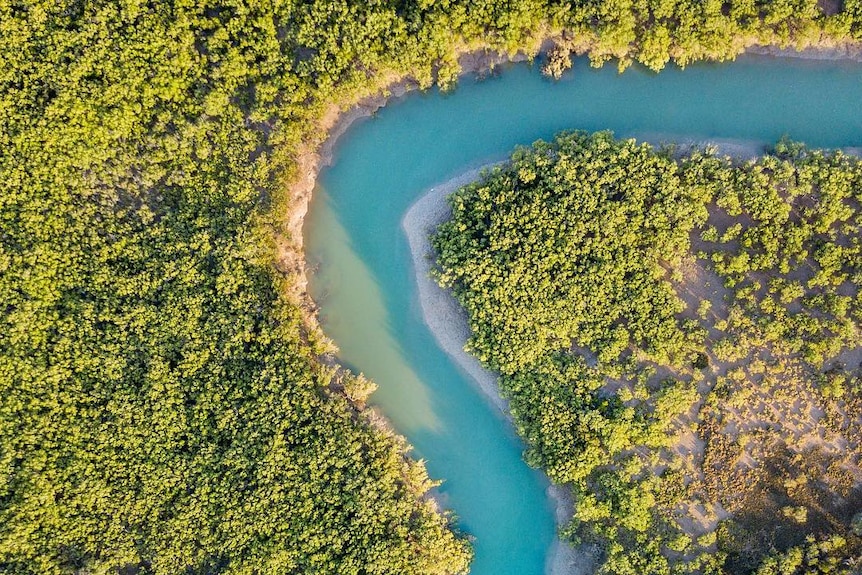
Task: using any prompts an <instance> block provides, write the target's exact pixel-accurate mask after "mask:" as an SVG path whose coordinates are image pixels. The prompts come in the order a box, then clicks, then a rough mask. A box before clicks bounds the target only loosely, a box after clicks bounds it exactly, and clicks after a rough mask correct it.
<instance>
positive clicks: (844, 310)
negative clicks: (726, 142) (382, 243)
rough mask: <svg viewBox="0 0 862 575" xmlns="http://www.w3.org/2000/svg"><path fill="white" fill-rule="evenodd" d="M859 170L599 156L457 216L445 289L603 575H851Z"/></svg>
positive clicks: (514, 169) (508, 182)
mask: <svg viewBox="0 0 862 575" xmlns="http://www.w3.org/2000/svg"><path fill="white" fill-rule="evenodd" d="M860 190H862V162H860V161H859V160H858V159H856V158H853V157H849V156H847V155H845V154H842V153H841V152H830V153H825V152H821V151H811V150H807V149H806V148H805V147H804V146H801V145H799V144H795V143H792V142H787V141H782V142H780V143H778V144H777V145H776V146H775V148H774V150H773V152H772V153H771V154H769V155H766V156H764V157H762V158H760V159H758V160H756V161H754V160H753V161H749V162H747V163H739V162H734V161H733V160H732V159H730V158H727V157H718V156H717V155H716V154H715V153H714V151H712V150H709V149H706V150H694V151H691V152H688V153H686V154H685V155H682V156H679V155H677V154H675V151H674V150H673V149H672V148H667V149H660V150H655V149H653V148H651V147H650V146H649V145H646V144H637V143H636V142H635V141H633V140H624V141H618V140H615V139H614V138H613V136H612V135H611V134H610V133H607V132H600V133H596V134H592V135H589V134H585V133H581V132H574V133H564V134H560V135H559V136H557V138H556V139H555V140H554V141H553V142H551V143H545V142H537V143H536V144H534V145H533V146H532V147H531V148H524V149H519V150H517V151H516V152H515V153H514V154H513V156H512V158H511V160H510V162H509V163H508V164H506V165H504V166H502V167H497V168H495V169H493V170H491V171H489V172H487V173H485V174H484V176H483V177H482V178H481V179H480V180H479V181H477V182H475V183H473V184H470V185H468V186H466V187H464V188H462V189H461V190H460V191H458V192H457V193H455V194H454V195H453V196H452V197H451V199H450V202H451V205H452V208H453V216H452V219H451V220H450V221H449V222H447V223H444V224H443V225H441V226H440V228H439V229H438V231H437V234H436V235H435V237H434V238H433V242H434V245H435V248H436V250H437V252H438V263H439V269H438V271H437V278H438V280H439V281H440V283H441V285H444V286H448V287H451V288H452V289H453V291H454V293H455V295H456V297H457V298H458V299H459V301H460V302H461V303H462V305H463V306H464V308H465V309H466V310H467V312H468V315H469V320H470V324H471V328H472V332H473V334H472V336H471V338H470V340H469V342H468V349H469V351H471V352H472V353H474V354H475V355H476V356H477V357H478V358H479V359H480V360H481V361H483V362H484V363H485V364H486V365H487V366H489V367H491V368H493V369H495V370H497V371H499V372H500V374H501V375H500V386H501V388H502V390H503V392H504V394H505V395H506V396H507V397H508V398H509V399H510V405H511V408H512V412H513V415H514V417H515V421H516V425H517V427H518V430H519V432H520V433H521V434H522V435H523V436H524V437H525V438H526V440H527V442H528V450H527V453H526V458H527V461H528V462H529V463H530V464H532V465H535V466H538V467H543V468H545V469H547V471H548V474H549V475H550V477H551V479H552V480H553V481H555V482H557V483H561V484H565V485H568V486H570V487H571V488H572V489H573V490H574V492H575V494H576V499H577V503H576V509H575V512H574V517H573V519H572V522H571V524H570V526H569V528H568V529H567V533H568V535H569V536H570V537H571V538H572V539H573V540H574V541H578V542H588V543H593V544H595V545H597V546H598V547H599V548H600V550H601V553H602V556H603V563H602V567H601V570H600V572H601V573H609V574H610V573H614V574H623V573H632V574H635V573H639V574H642V573H688V572H700V573H754V572H758V573H764V574H766V573H776V574H777V573H803V572H804V573H848V574H849V573H852V572H854V570H856V569H858V568H859V567H860V564H859V557H860V553H862V539H860V537H859V535H858V533H857V531H858V529H857V528H856V527H855V523H854V521H855V522H858V519H854V517H855V515H856V514H857V513H858V512H859V509H860V505H862V466H860V465H862V461H860V456H862V446H860V439H862V383H860V359H862V357H860V341H862V338H860V320H862V305H860V304H862V300H860V293H859V285H860V282H862V242H860V225H862V212H860V209H859V207H860V200H862V195H860Z"/></svg>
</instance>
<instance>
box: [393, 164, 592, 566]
mask: <svg viewBox="0 0 862 575" xmlns="http://www.w3.org/2000/svg"><path fill="white" fill-rule="evenodd" d="M494 165H495V164H488V165H486V166H483V167H482V168H477V169H473V170H469V171H467V172H464V173H462V174H460V175H458V176H456V177H455V178H452V179H451V180H449V181H447V182H444V183H442V184H440V185H438V186H434V187H433V188H431V189H430V190H428V191H427V192H426V193H425V194H424V195H423V196H422V197H421V198H419V200H418V201H416V202H415V203H414V204H413V205H412V206H411V207H410V209H409V210H408V211H407V213H406V214H405V215H404V218H403V220H402V221H401V226H402V228H403V229H404V233H405V234H406V235H407V241H408V242H409V244H410V252H411V255H412V257H413V269H414V272H415V274H416V283H417V285H418V287H419V300H420V303H421V305H422V315H423V318H424V320H425V323H426V324H427V325H428V327H429V328H430V329H431V332H432V333H433V334H434V338H435V339H436V340H437V343H438V344H439V345H440V347H441V348H442V349H443V351H445V352H446V354H447V355H449V357H451V358H452V359H453V360H454V361H455V362H456V363H457V364H458V365H459V366H460V367H461V368H462V369H463V370H464V371H466V372H467V373H468V374H469V375H470V376H471V378H472V379H473V381H474V382H475V383H476V385H477V386H478V387H479V389H480V390H481V391H482V393H483V394H484V395H485V397H486V398H487V399H488V401H489V402H491V404H492V405H494V406H495V407H496V408H497V409H499V410H500V411H501V412H502V413H504V414H505V415H506V417H507V418H508V419H509V420H510V421H511V416H510V415H509V410H508V404H507V402H506V400H505V399H503V398H502V397H501V396H500V392H499V388H498V387H497V375H496V374H495V373H494V372H491V371H489V370H487V369H485V368H484V367H482V365H481V364H480V363H479V361H478V360H477V359H476V358H475V357H473V356H472V355H469V354H468V353H467V352H465V351H464V344H465V343H466V341H467V338H468V337H469V336H470V327H469V325H468V322H467V314H466V313H465V312H464V310H463V308H462V307H461V305H460V304H459V303H458V301H457V300H456V299H455V297H454V296H453V295H452V294H451V292H449V291H448V290H444V289H443V288H441V287H440V286H439V285H437V282H435V281H434V280H433V279H431V275H430V273H431V268H432V267H433V266H434V262H435V257H434V252H433V248H432V247H431V241H430V234H431V233H432V232H433V231H434V230H435V229H436V228H437V226H438V225H440V224H441V223H443V222H444V221H446V220H447V219H448V218H449V217H450V215H451V209H450V207H449V204H448V202H447V201H446V198H447V197H448V196H449V195H450V194H452V192H454V191H456V190H457V189H458V188H460V187H462V186H464V185H466V184H468V183H470V182H471V181H473V180H475V179H476V178H478V176H479V174H480V172H481V171H482V169H484V168H490V167H493V166H494ZM547 491H548V497H550V498H551V500H552V501H553V502H554V506H555V519H556V523H557V525H558V526H562V525H563V524H565V522H566V521H568V520H569V518H571V516H572V498H571V495H570V494H569V492H568V490H566V489H565V488H563V487H560V486H556V485H551V486H549V487H548V490H547ZM592 571H594V561H593V559H592V557H591V556H590V555H589V554H588V553H585V552H583V551H581V550H579V549H575V548H573V547H571V546H570V545H568V544H566V543H564V542H563V541H561V540H560V539H556V540H555V541H554V543H553V546H552V548H551V551H550V553H549V554H548V557H547V560H546V572H547V573H549V574H550V575H586V574H587V573H591V572H592Z"/></svg>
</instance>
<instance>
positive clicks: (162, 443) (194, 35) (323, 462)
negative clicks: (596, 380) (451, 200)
mask: <svg viewBox="0 0 862 575" xmlns="http://www.w3.org/2000/svg"><path fill="white" fill-rule="evenodd" d="M827 4H828V3H827ZM833 12H835V13H833ZM860 22H862V9H860V7H859V5H858V2H855V3H854V2H851V1H850V0H848V1H847V2H845V3H843V5H842V7H841V10H840V11H834V10H833V11H830V10H825V11H824V10H823V9H821V7H820V6H819V4H818V3H817V2H815V1H814V0H806V1H803V2H794V3H790V4H787V3H785V2H778V1H771V2H755V3H753V4H752V3H746V2H742V3H740V4H738V5H737V4H736V3H730V4H727V3H725V4H720V3H719V4H715V3H712V4H710V3H706V4H704V3H697V2H695V3H693V4H692V3H690V2H688V1H687V0H685V1H679V2H675V1H672V0H671V1H664V2H649V3H646V4H643V3H632V2H627V1H625V0H621V1H619V2H614V3H606V2H594V3H589V2H587V3H582V4H578V5H571V4H570V3H563V2H559V3H558V2H550V1H548V2H546V1H542V0H518V1H508V2H498V1H483V2H475V1H472V0H471V1H466V0H465V1H456V0H453V1H448V0H447V1H443V2H429V1H425V0H418V1H390V0H374V1H370V2H347V1H344V0H341V1H337V0H336V1H329V0H314V1H310V2H298V1H292V0H290V1H274V2H262V3H261V2H244V1H242V0H236V1H204V2H201V1H177V2H145V1H136V0H124V1H122V2H99V1H96V2H83V1H80V0H60V1H57V0H50V1H25V2H19V1H5V0H0V38H2V41H0V147H2V150H3V152H2V154H0V301H2V312H0V440H2V443H0V570H2V571H3V572H8V573H71V572H93V573H97V572H106V573H107V572H116V571H117V570H120V569H125V570H126V571H128V572H140V573H176V572H189V573H205V572H206V573H212V572H231V573H239V572H248V573H251V572H267V573H295V572H303V573H307V572H320V573H324V572H338V573H413V572H416V573H420V572H421V573H426V572H427V573H438V572H439V573H449V572H457V571H461V570H463V569H464V568H465V566H466V564H467V560H468V556H469V553H468V551H467V550H466V547H465V545H464V543H463V541H461V540H458V539H456V538H455V537H454V536H453V535H452V534H451V532H450V531H449V530H448V529H447V524H446V521H445V520H444V519H443V518H441V517H440V516H439V515H437V514H435V513H434V512H433V510H432V509H430V507H429V506H428V505H427V504H426V503H423V502H422V501H420V500H418V499H417V496H418V494H420V493H421V492H423V491H424V489H425V488H426V487H427V486H426V485H425V483H426V482H425V481H424V480H423V479H422V473H421V470H420V469H419V468H417V467H415V466H413V465H412V464H410V463H407V462H406V461H405V460H404V458H403V446H401V445H400V444H399V443H398V441H397V440H395V439H393V438H391V437H389V436H388V435H387V434H386V433H383V432H381V431H379V430H376V429H374V428H372V427H371V426H370V425H369V424H368V423H367V422H366V421H365V420H364V419H363V418H362V417H360V416H359V415H357V412H356V410H355V408H354V407H352V406H351V405H350V404H349V403H348V402H347V401H346V400H345V399H344V397H342V394H341V393H336V392H335V391H334V389H335V387H334V386H330V373H329V372H328V371H327V370H325V369H323V368H322V367H321V366H320V365H319V364H318V363H317V361H316V359H315V356H316V355H317V354H318V353H320V351H321V350H322V349H323V346H322V344H321V343H320V341H319V339H320V338H319V336H318V335H317V334H316V333H315V332H314V331H313V330H311V331H309V330H308V329H307V326H306V324H305V323H304V322H303V319H302V313H301V311H300V310H299V308H298V307H297V305H296V302H295V301H293V300H289V299H288V298H286V297H285V296H284V294H285V292H286V291H287V287H289V286H287V285H286V284H290V282H291V281H292V279H291V278H289V277H288V278H287V279H285V278H284V277H283V276H282V275H280V274H279V273H278V272H277V271H276V270H275V269H274V266H273V261H274V260H275V259H276V256H275V252H276V247H275V242H273V238H274V237H277V236H279V235H280V234H282V233H283V230H282V221H281V220H282V217H283V211H284V208H285V207H286V206H287V205H288V204H289V200H290V198H289V197H286V189H287V186H285V182H287V181H289V180H290V179H291V178H292V177H293V176H294V175H295V174H294V171H293V170H294V167H295V166H294V160H295V159H296V154H297V151H298V150H299V149H300V148H301V147H302V146H307V145H312V146H313V145H315V144H316V143H319V141H320V140H321V138H322V136H323V134H321V133H318V132H316V131H315V126H316V125H317V121H318V120H319V119H320V118H321V116H322V115H323V112H324V110H325V109H326V108H327V106H330V105H332V104H336V105H346V104H348V103H350V102H353V101H354V100H355V99H356V98H357V97H358V96H361V95H362V94H366V93H368V92H369V91H374V90H377V89H379V88H381V87H382V86H383V85H384V84H386V83H388V82H389V81H390V80H391V79H393V78H401V77H404V76H412V77H413V78H414V79H416V80H417V81H418V82H419V84H420V85H421V86H429V85H431V84H432V83H433V81H435V80H436V81H437V82H439V83H440V84H443V85H445V84H448V83H449V82H451V81H452V80H453V78H454V75H455V73H456V72H457V65H456V55H457V53H458V51H459V50H463V49H465V48H466V47H488V48H493V49H503V50H508V51H514V50H517V49H525V50H527V51H531V52H532V51H534V50H535V47H536V43H535V39H537V38H539V37H541V36H543V35H545V34H551V33H557V32H561V31H562V30H563V29H566V31H567V33H566V35H565V38H564V39H562V38H563V37H562V36H561V44H560V49H561V50H562V52H561V54H562V56H561V57H562V58H565V57H566V56H567V54H568V52H567V50H569V49H577V50H584V49H587V48H589V49H591V50H592V52H591V53H592V56H593V59H594V61H595V62H597V63H598V62H601V61H603V60H605V59H606V58H607V57H609V56H617V57H621V58H622V60H621V63H622V64H625V63H626V62H628V61H629V60H631V59H632V58H635V59H640V60H641V61H643V62H644V63H646V64H647V65H649V66H651V67H654V68H658V67H660V66H661V65H663V64H664V63H665V62H666V61H667V59H668V57H674V58H676V59H678V61H679V62H680V63H686V62H688V61H691V60H693V59H697V58H702V57H715V58H726V57H729V56H732V55H733V54H736V53H738V52H739V50H741V49H742V47H743V46H744V45H745V44H746V43H750V42H754V41H760V42H785V43H786V42H794V43H799V44H802V45H804V44H806V43H810V42H820V41H821V39H822V38H821V35H823V38H825V39H826V41H828V42H833V41H838V42H840V41H845V40H847V39H851V38H858V37H859V36H860V33H862V32H860V29H862V26H860ZM707 24H708V25H707ZM575 44H577V45H575ZM655 169H656V170H658V169H660V165H656V166H655ZM836 257H839V258H840V255H836V253H834V250H833V251H832V252H829V251H824V252H823V253H822V255H821V259H822V261H824V262H826V261H834V260H835V258H836ZM635 271H637V270H635ZM637 273H643V270H641V271H639V272H637ZM656 297H669V294H667V293H665V294H663V295H662V294H658V295H656ZM659 301H661V300H655V302H656V303H658V302H659ZM841 301H843V300H841ZM827 303H829V305H839V306H840V305H843V304H841V302H840V301H839V302H838V303H835V302H834V301H832V300H830V301H829V302H827ZM596 329H600V326H597V327H596ZM656 329H664V328H662V327H661V326H656V327H655V328H650V330H651V331H648V332H645V333H644V334H643V335H638V334H633V337H643V338H649V337H653V335H651V334H654V331H655V330H656ZM620 338H622V335H621V334H620ZM617 341H620V342H621V341H623V340H622V339H618V340H608V341H607V342H605V343H606V344H607V345H610V346H611V348H612V346H613V344H614V342H617ZM354 387H355V388H356V389H362V388H364V387H367V386H365V385H364V384H359V385H358V386H354ZM351 389H352V388H351ZM352 393H353V392H351V391H348V392H347V395H349V396H350V397H353V396H352V395H351V394H352Z"/></svg>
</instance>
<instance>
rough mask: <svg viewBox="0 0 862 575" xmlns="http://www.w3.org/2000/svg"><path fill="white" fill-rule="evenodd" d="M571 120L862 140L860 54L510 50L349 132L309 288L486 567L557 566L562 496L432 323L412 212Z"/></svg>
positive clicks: (348, 359)
mask: <svg viewBox="0 0 862 575" xmlns="http://www.w3.org/2000/svg"><path fill="white" fill-rule="evenodd" d="M564 129H584V130H591V131H592V130H601V129H611V130H613V131H615V132H616V133H617V135H621V136H624V135H629V134H639V135H642V136H645V137H646V136H648V137H650V138H651V139H660V138H662V137H667V138H672V137H684V138H690V139H695V140H707V139H744V140H755V141H758V142H764V143H766V142H774V141H775V140H777V139H778V138H780V137H781V136H782V135H784V134H787V135H789V136H790V137H792V138H794V139H797V140H802V141H805V142H806V143H808V144H809V145H811V146H818V147H846V146H862V64H858V63H849V62H835V61H811V60H804V59H784V58H772V57H760V56H758V57H755V56H746V57H743V58H740V59H739V60H738V61H736V62H734V63H731V64H722V65H717V64H715V65H711V64H705V65H695V66H690V67H689V68H687V69H686V70H684V71H681V70H678V69H668V70H666V71H665V72H662V73H660V74H653V73H649V72H646V71H644V70H640V69H636V68H635V69H630V70H628V71H626V72H625V73H623V74H617V72H616V70H615V68H614V66H606V67H605V68H603V69H600V70H594V69H590V68H589V67H588V65H587V63H586V62H585V61H583V60H579V61H577V62H576V65H575V70H574V73H573V74H570V75H569V76H568V77H566V78H565V79H563V80H562V81H560V82H552V81H549V80H547V79H544V78H542V77H541V75H540V74H539V72H538V70H537V67H536V66H532V67H531V66H530V65H527V64H519V65H512V66H508V67H506V69H505V70H504V71H503V72H502V73H501V74H499V75H498V76H496V77H493V78H489V79H486V80H484V81H475V80H467V79H465V80H462V81H461V83H460V85H459V86H458V88H457V89H456V90H455V91H454V92H452V93H449V94H441V93H439V92H436V91H431V92H428V93H424V94H419V93H415V94H411V95H408V96H407V97H404V98H400V99H398V100H394V101H392V102H390V103H389V104H388V105H387V106H386V107H385V108H383V109H382V110H380V112H379V113H378V114H376V115H375V117H373V118H370V119H365V120H361V121H359V122H357V123H355V124H354V125H353V126H352V127H351V128H350V129H349V130H348V131H347V133H346V134H345V135H344V136H342V137H341V138H340V139H339V140H338V142H337V144H336V147H335V150H334V158H333V163H332V166H331V167H329V168H327V169H325V170H324V171H323V172H322V173H321V174H320V177H319V179H318V188H317V189H316V191H315V196H314V200H313V203H312V205H311V208H310V211H309V214H308V217H307V218H306V224H305V236H306V237H305V242H306V243H305V245H306V250H307V251H306V253H307V259H308V262H309V264H310V266H311V267H312V270H313V273H312V274H311V276H310V281H311V284H310V289H311V291H312V295H313V297H314V299H315V301H316V302H317V303H318V304H319V306H320V308H321V314H320V316H321V322H322V325H323V329H324V332H325V333H326V334H327V335H328V336H329V337H330V338H332V339H333V340H334V341H335V343H336V344H337V345H338V347H339V348H340V354H339V356H340V359H341V361H342V362H343V363H344V364H345V365H347V366H349V367H351V368H352V369H354V370H355V371H361V372H363V373H364V374H365V375H367V376H368V377H370V378H372V379H374V381H376V382H377V383H378V385H379V386H380V387H379V390H378V391H377V392H376V393H375V394H374V396H373V403H374V404H375V405H377V406H379V408H380V409H381V410H382V412H383V413H384V414H385V415H386V416H387V417H388V418H389V420H390V421H391V422H392V423H393V425H394V426H395V428H396V430H397V431H398V432H399V433H401V434H403V435H404V436H406V437H407V439H408V440H409V441H410V442H411V443H412V444H413V445H414V446H415V451H414V453H413V455H414V456H415V457H418V458H423V459H425V460H426V461H427V467H428V470H429V473H430V475H431V476H432V477H434V478H441V479H444V483H443V485H442V486H441V487H440V488H439V493H440V498H441V501H442V503H443V504H444V506H446V507H447V508H449V509H451V510H453V512H454V513H455V514H456V515H457V517H458V524H459V526H460V528H461V529H463V530H464V531H465V532H467V533H469V534H470V535H472V536H473V537H474V538H475V540H474V547H475V552H476V558H475V561H474V563H473V568H472V573H474V574H475V575H490V574H494V575H507V574H512V575H534V574H539V573H542V572H544V571H545V569H546V562H547V557H548V552H549V549H550V547H551V545H552V543H553V541H554V539H555V537H556V527H555V523H554V515H553V505H552V502H551V501H550V499H549V498H548V496H547V494H546V488H547V479H546V478H544V476H543V475H542V474H541V473H540V472H538V471H535V470H531V469H529V468H528V467H527V466H526V465H525V464H524V463H523V461H522V459H521V452H522V450H523V445H522V444H521V442H520V441H519V440H518V438H517V437H516V436H515V433H514V430H513V429H512V426H511V424H509V423H508V421H507V420H506V418H505V416H504V415H503V414H502V413H501V412H500V411H499V410H498V409H496V408H495V407H493V406H492V405H491V404H490V402H488V401H487V398H485V397H484V396H483V395H482V394H481V392H480V391H479V390H478V388H477V386H476V385H474V383H473V382H472V381H471V380H470V379H469V377H468V376H467V375H466V374H465V373H463V372H462V371H461V370H460V369H459V367H458V366H457V364H455V363H454V362H453V361H452V360H451V359H450V358H449V357H448V356H447V355H446V354H445V353H444V352H443V351H442V350H441V349H440V348H439V347H438V346H437V344H436V342H435V339H434V337H433V336H432V334H431V333H430V332H429V330H428V328H427V326H426V324H425V323H424V321H423V316H422V311H421V307H420V305H419V301H418V295H417V287H416V282H415V278H414V274H413V269H412V265H413V264H412V259H411V254H410V250H409V247H408V244H407V240H406V238H405V236H404V233H403V231H402V229H401V225H400V222H401V219H402V217H403V216H404V213H405V211H406V210H407V209H408V208H409V207H410V205H411V204H412V203H413V202H415V201H416V199H417V198H419V197H420V196H421V195H422V194H423V192H424V191H426V190H428V189H429V188H430V187H432V186H434V185H435V184H438V183H440V182H443V181H446V180H448V179H450V178H452V177H453V176H456V175H457V174H459V173H462V172H464V171H466V170H469V169H471V168H475V167H476V166H479V165H483V164H486V163H488V162H490V161H494V160H499V159H502V158H504V157H505V156H506V155H507V154H508V153H509V152H511V150H512V149H513V148H514V147H515V146H517V145H519V144H530V143H532V142H533V141H535V140H537V139H540V138H543V139H547V138H550V137H552V136H553V134H554V133H555V132H557V131H560V130H564ZM670 134H673V135H674V136H663V135H670Z"/></svg>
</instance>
